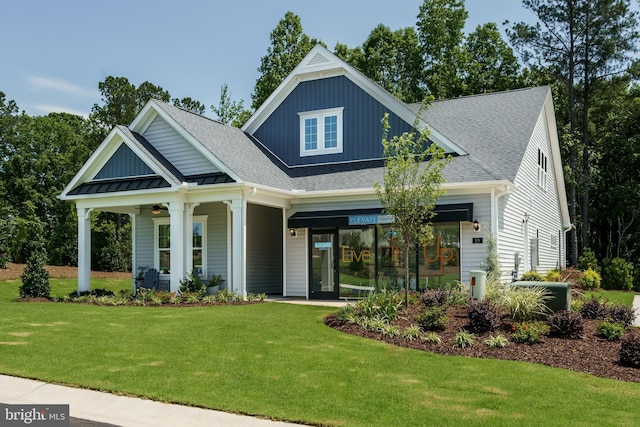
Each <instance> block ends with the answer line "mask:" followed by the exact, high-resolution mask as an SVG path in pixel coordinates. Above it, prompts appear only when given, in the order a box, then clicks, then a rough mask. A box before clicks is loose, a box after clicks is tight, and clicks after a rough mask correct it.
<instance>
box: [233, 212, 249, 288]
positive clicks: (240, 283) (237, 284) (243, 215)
mask: <svg viewBox="0 0 640 427" xmlns="http://www.w3.org/2000/svg"><path fill="white" fill-rule="evenodd" d="M229 206H230V207H231V223H232V226H231V230H232V242H231V247H232V255H231V271H232V273H231V290H232V291H233V292H236V293H237V294H239V295H242V298H246V297H247V283H246V280H247V276H246V261H245V260H246V253H247V250H246V229H247V226H246V221H247V202H246V201H245V200H232V201H231V204H230V205H229Z"/></svg>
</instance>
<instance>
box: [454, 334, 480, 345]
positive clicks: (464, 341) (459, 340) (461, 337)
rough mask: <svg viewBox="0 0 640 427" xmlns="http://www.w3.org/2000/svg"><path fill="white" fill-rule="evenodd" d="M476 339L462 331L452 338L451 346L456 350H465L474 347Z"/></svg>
mask: <svg viewBox="0 0 640 427" xmlns="http://www.w3.org/2000/svg"><path fill="white" fill-rule="evenodd" d="M475 343H476V338H475V336H474V335H473V334H472V333H471V332H469V331H465V330H462V331H460V332H458V333H457V334H456V336H455V337H453V346H454V347H457V348H467V347H471V346H473V345H475Z"/></svg>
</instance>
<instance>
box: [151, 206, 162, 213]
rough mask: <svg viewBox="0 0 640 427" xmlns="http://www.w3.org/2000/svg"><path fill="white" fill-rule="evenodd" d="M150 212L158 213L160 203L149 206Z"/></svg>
mask: <svg viewBox="0 0 640 427" xmlns="http://www.w3.org/2000/svg"><path fill="white" fill-rule="evenodd" d="M151 213H152V214H154V215H158V214H159V213H160V205H153V207H152V208H151Z"/></svg>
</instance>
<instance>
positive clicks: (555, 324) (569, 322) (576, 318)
mask: <svg viewBox="0 0 640 427" xmlns="http://www.w3.org/2000/svg"><path fill="white" fill-rule="evenodd" d="M549 323H550V324H551V326H550V329H549V335H551V336H555V337H564V338H574V339H575V338H581V337H582V332H583V330H584V326H583V324H582V316H580V314H579V313H574V312H572V311H567V310H561V311H558V312H557V313H554V314H552V315H551V316H549Z"/></svg>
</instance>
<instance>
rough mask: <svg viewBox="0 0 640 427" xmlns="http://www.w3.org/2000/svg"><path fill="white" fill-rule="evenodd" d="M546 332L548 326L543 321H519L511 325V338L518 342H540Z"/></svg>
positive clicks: (547, 332)
mask: <svg viewBox="0 0 640 427" xmlns="http://www.w3.org/2000/svg"><path fill="white" fill-rule="evenodd" d="M548 334H549V326H547V325H545V324H544V323H543V322H519V323H516V324H514V325H513V326H512V327H511V339H512V340H513V341H514V342H518V343H527V344H538V343H542V342H544V337H545V335H548Z"/></svg>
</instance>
